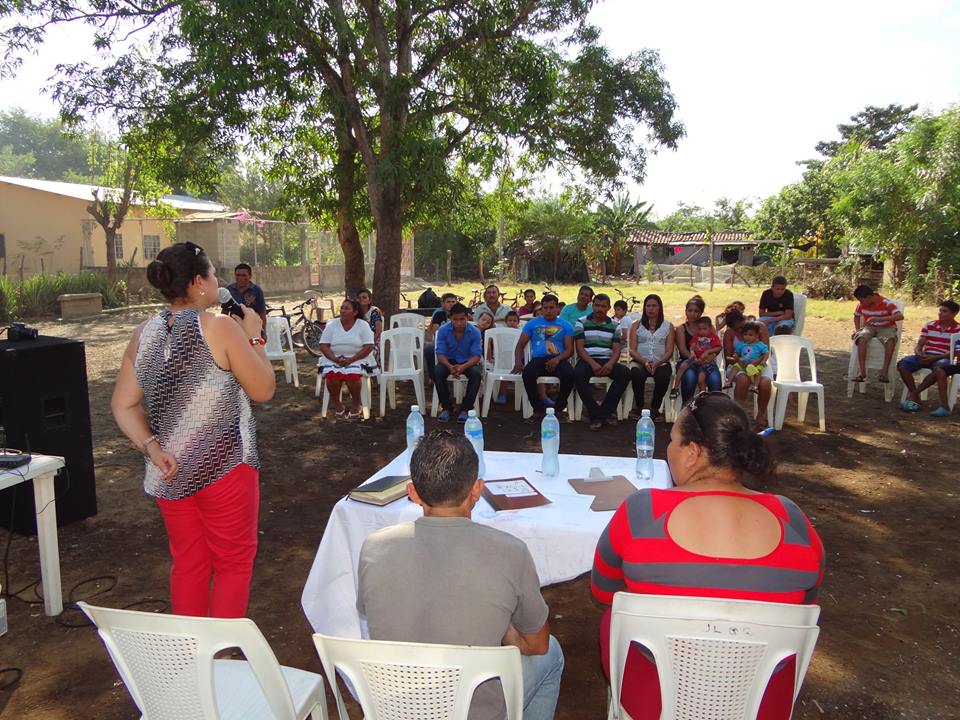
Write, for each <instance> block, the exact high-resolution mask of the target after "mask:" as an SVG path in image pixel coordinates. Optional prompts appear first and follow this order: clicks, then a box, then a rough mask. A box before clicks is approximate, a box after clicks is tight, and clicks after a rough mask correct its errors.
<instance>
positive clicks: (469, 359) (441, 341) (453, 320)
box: [433, 303, 483, 423]
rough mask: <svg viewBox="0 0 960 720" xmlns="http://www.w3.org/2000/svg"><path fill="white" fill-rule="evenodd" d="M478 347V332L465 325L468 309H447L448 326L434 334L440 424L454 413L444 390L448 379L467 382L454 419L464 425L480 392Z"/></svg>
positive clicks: (479, 342)
mask: <svg viewBox="0 0 960 720" xmlns="http://www.w3.org/2000/svg"><path fill="white" fill-rule="evenodd" d="M481 345H482V342H481V337H480V331H479V330H477V328H475V327H474V326H473V325H470V324H469V323H467V308H466V307H464V306H463V305H462V304H461V303H457V304H456V305H454V306H453V307H452V308H450V322H447V323H444V324H443V325H441V326H440V329H439V330H437V340H436V347H437V367H436V368H435V369H434V371H433V382H434V387H435V388H436V390H437V397H438V398H439V399H440V405H441V406H442V408H443V410H442V412H441V413H440V414H439V415H438V416H437V420H439V421H440V422H447V421H449V420H450V414H451V413H452V412H453V403H452V402H451V400H450V389H449V388H448V387H447V378H448V377H454V378H459V377H465V378H467V392H466V394H465V395H464V397H463V404H462V405H461V406H460V414H459V415H458V416H457V421H458V422H462V423H465V422H466V421H467V410H469V409H470V408H472V407H473V405H474V403H475V402H476V400H477V393H478V392H479V391H480V378H481V370H480V359H481V357H482V355H483V348H482V347H481Z"/></svg>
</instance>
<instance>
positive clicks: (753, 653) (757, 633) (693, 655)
mask: <svg viewBox="0 0 960 720" xmlns="http://www.w3.org/2000/svg"><path fill="white" fill-rule="evenodd" d="M819 614H820V608H819V607H818V606H816V605H786V604H780V603H765V602H751V601H747V600H720V599H713V598H697V597H674V596H667V595H634V594H631V593H625V592H618V593H617V594H616V595H615V596H614V599H613V615H612V619H611V626H610V688H611V692H612V695H611V698H612V700H611V703H610V714H609V716H610V717H613V718H617V717H619V716H620V714H621V713H620V703H619V699H620V688H621V683H622V680H623V669H624V666H625V664H626V659H627V651H628V649H629V646H630V643H631V642H632V641H636V642H638V643H640V644H642V645H643V646H644V647H646V648H647V649H648V650H649V651H650V652H651V653H652V654H653V657H654V660H655V662H656V666H657V674H658V676H659V679H660V692H661V699H662V711H661V715H660V718H661V720H702V719H703V718H725V719H729V720H735V719H741V718H742V720H753V719H754V718H756V716H757V711H758V710H759V707H760V701H761V700H762V699H763V692H764V690H765V688H766V686H767V681H768V680H769V679H770V677H771V675H772V674H773V672H774V670H775V668H776V667H777V665H778V664H779V663H780V662H781V661H783V660H785V659H786V658H788V657H790V656H791V655H796V677H795V678H794V701H795V700H796V697H797V694H798V693H799V692H800V686H801V685H802V683H803V678H804V676H805V675H806V672H807V667H808V665H809V664H810V658H811V656H812V655H813V648H814V646H815V645H816V642H817V636H818V635H819V633H820V628H818V627H817V625H816V622H817V619H818V617H819Z"/></svg>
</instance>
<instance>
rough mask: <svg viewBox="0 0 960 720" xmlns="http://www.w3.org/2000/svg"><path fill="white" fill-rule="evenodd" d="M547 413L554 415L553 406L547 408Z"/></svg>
mask: <svg viewBox="0 0 960 720" xmlns="http://www.w3.org/2000/svg"><path fill="white" fill-rule="evenodd" d="M547 415H556V413H555V412H554V411H553V408H547Z"/></svg>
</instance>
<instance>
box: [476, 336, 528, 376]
mask: <svg viewBox="0 0 960 720" xmlns="http://www.w3.org/2000/svg"><path fill="white" fill-rule="evenodd" d="M521 333H522V331H521V330H520V328H508V327H492V328H490V329H489V330H487V332H486V333H485V334H484V336H483V361H484V364H485V365H486V366H487V369H488V370H489V371H492V372H503V373H509V372H510V371H511V370H513V364H514V362H515V352H516V349H517V343H518V342H519V341H520V335H521ZM491 354H492V356H493V362H490V360H489V358H490V357H491Z"/></svg>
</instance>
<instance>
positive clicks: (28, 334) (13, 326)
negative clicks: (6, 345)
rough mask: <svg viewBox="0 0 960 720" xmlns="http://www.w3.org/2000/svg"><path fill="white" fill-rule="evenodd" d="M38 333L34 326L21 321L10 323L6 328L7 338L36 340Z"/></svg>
mask: <svg viewBox="0 0 960 720" xmlns="http://www.w3.org/2000/svg"><path fill="white" fill-rule="evenodd" d="M38 335H39V333H38V332H37V329H36V328H32V327H30V326H29V325H26V324H24V323H21V322H15V323H10V326H9V327H8V328H7V340H36V339H37V336H38Z"/></svg>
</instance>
